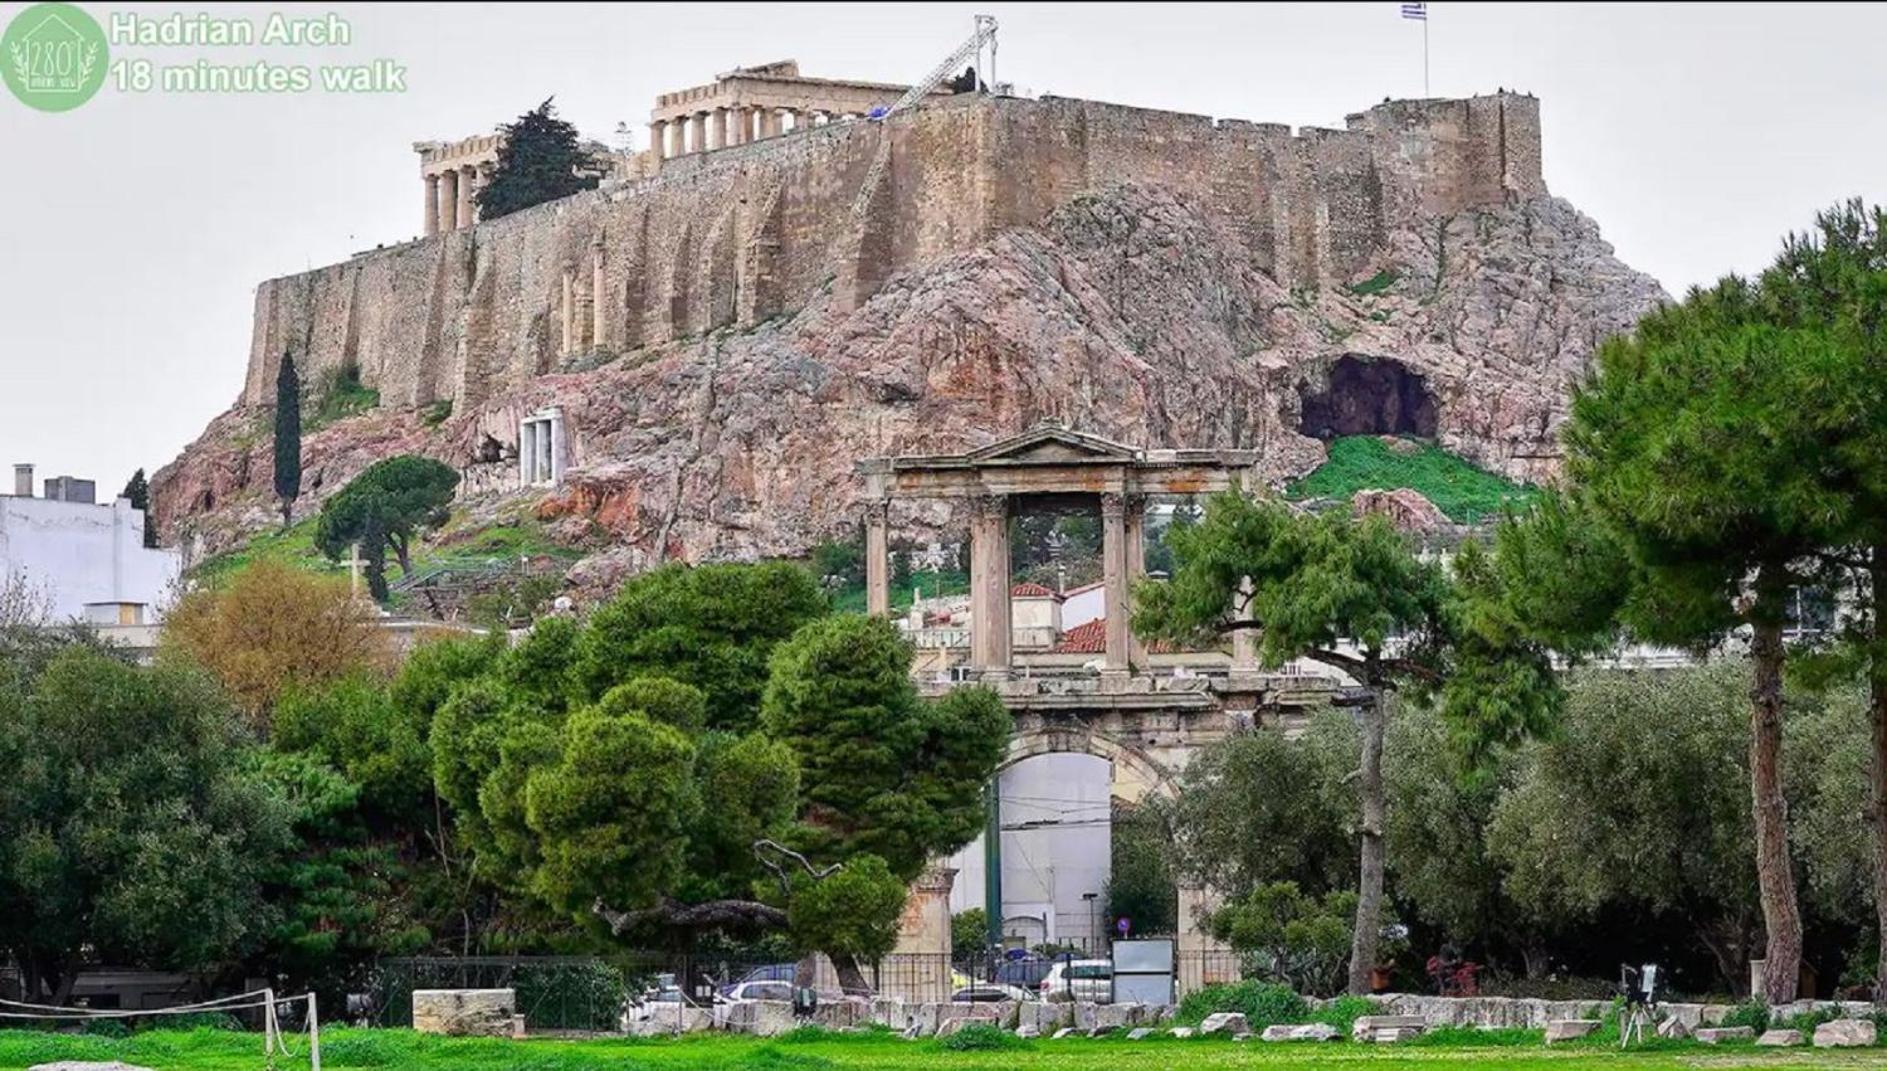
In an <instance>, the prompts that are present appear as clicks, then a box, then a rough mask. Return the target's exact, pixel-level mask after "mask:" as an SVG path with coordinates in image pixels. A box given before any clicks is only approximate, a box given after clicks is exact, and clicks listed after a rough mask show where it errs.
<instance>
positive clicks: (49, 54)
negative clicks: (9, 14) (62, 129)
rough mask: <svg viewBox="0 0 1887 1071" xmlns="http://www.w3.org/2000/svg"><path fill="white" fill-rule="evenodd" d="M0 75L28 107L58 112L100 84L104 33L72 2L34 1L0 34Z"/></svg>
mask: <svg viewBox="0 0 1887 1071" xmlns="http://www.w3.org/2000/svg"><path fill="white" fill-rule="evenodd" d="M0 53H3V55H0V76H4V78H5V81H6V84H7V88H8V89H11V90H12V91H13V95H14V96H16V97H18V98H20V100H21V101H22V102H24V103H25V104H27V105H28V106H30V107H33V108H37V109H39V110H40V111H46V112H63V111H69V110H71V109H73V108H76V107H78V106H79V105H81V104H84V103H85V102H86V101H88V100H90V99H92V95H93V94H94V93H97V92H98V87H99V86H101V85H104V84H105V68H106V65H107V49H106V43H105V32H104V31H103V30H102V29H100V28H99V25H98V22H97V21H96V20H94V19H93V18H92V16H90V15H88V14H86V13H85V12H84V11H82V10H80V9H79V8H77V7H74V6H73V5H71V4H34V5H33V6H31V7H29V8H27V9H26V10H24V11H21V12H20V13H19V14H18V15H15V16H14V17H13V21H11V22H9V23H8V24H7V29H6V33H5V35H4V36H0Z"/></svg>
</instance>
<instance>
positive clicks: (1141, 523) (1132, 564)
mask: <svg viewBox="0 0 1887 1071" xmlns="http://www.w3.org/2000/svg"><path fill="white" fill-rule="evenodd" d="M1126 505H1127V525H1126V531H1127V665H1128V666H1130V667H1132V668H1133V669H1145V668H1146V667H1147V645H1146V644H1144V643H1142V642H1140V637H1139V636H1136V635H1134V630H1133V598H1134V596H1133V592H1134V586H1135V585H1136V584H1138V583H1140V581H1141V580H1142V579H1143V578H1144V577H1145V576H1146V575H1147V499H1146V496H1145V495H1128V496H1127V502H1126Z"/></svg>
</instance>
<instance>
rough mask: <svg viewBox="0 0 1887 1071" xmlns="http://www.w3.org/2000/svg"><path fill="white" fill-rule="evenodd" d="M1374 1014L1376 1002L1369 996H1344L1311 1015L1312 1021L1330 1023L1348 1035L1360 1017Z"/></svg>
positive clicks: (1327, 1003) (1329, 1002)
mask: <svg viewBox="0 0 1887 1071" xmlns="http://www.w3.org/2000/svg"><path fill="white" fill-rule="evenodd" d="M1374 1014H1376V1004H1375V1002H1374V1001H1372V1000H1370V999H1368V998H1367V997H1352V996H1342V997H1338V998H1337V999H1335V1000H1332V1001H1328V1002H1326V1003H1325V1004H1324V1006H1323V1007H1321V1008H1318V1009H1317V1013H1316V1014H1315V1015H1313V1016H1312V1017H1311V1021H1312V1022H1317V1023H1328V1024H1330V1025H1331V1026H1334V1027H1336V1028H1337V1029H1338V1030H1341V1031H1343V1034H1344V1036H1345V1037H1348V1036H1349V1035H1350V1033H1351V1032H1352V1028H1353V1027H1354V1026H1355V1025H1356V1021H1357V1020H1358V1019H1360V1018H1362V1017H1363V1016H1365V1015H1374Z"/></svg>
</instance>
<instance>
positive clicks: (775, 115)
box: [760, 108, 780, 138]
mask: <svg viewBox="0 0 1887 1071" xmlns="http://www.w3.org/2000/svg"><path fill="white" fill-rule="evenodd" d="M760 136H761V137H763V138H777V137H779V136H780V110H779V109H778V108H762V109H760Z"/></svg>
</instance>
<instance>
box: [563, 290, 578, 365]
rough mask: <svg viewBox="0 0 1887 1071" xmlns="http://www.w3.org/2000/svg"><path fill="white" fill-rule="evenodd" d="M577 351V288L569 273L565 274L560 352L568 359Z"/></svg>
mask: <svg viewBox="0 0 1887 1071" xmlns="http://www.w3.org/2000/svg"><path fill="white" fill-rule="evenodd" d="M576 351H577V286H576V279H575V278H573V277H572V276H571V274H570V273H569V272H567V271H566V272H564V273H563V341H562V349H561V350H560V351H559V352H560V353H562V354H563V356H565V357H568V356H570V355H571V354H573V353H575V352H576Z"/></svg>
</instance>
